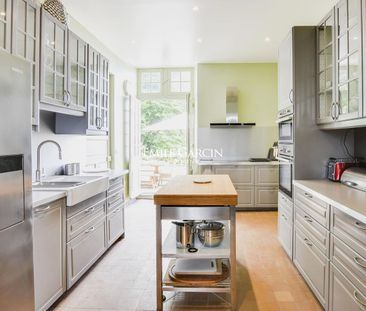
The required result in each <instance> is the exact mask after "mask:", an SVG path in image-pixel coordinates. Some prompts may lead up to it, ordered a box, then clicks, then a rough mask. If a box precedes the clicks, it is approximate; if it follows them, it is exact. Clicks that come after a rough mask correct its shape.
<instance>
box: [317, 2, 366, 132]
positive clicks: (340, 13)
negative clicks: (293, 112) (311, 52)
mask: <svg viewBox="0 0 366 311" xmlns="http://www.w3.org/2000/svg"><path fill="white" fill-rule="evenodd" d="M362 10H364V8H363V6H362V0H341V1H339V2H338V3H337V5H336V6H335V8H334V11H332V12H331V13H329V14H328V15H327V17H326V18H325V19H324V20H323V21H322V22H321V24H320V26H319V27H318V45H317V46H318V48H317V53H318V96H317V114H318V115H317V122H318V124H320V125H321V127H323V128H325V129H326V128H331V129H335V128H345V127H357V126H361V124H363V123H366V121H365V120H363V117H364V115H365V111H364V109H363V96H364V94H363V74H362V72H363V66H362V59H363V40H362V27H363V24H362ZM347 121H348V122H347Z"/></svg>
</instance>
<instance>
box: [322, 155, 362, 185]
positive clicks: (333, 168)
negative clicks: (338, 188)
mask: <svg viewBox="0 0 366 311" xmlns="http://www.w3.org/2000/svg"><path fill="white" fill-rule="evenodd" d="M353 166H358V160H357V159H352V158H329V160H328V173H327V177H328V179H329V180H332V181H340V180H341V177H342V173H343V172H344V170H345V169H347V168H349V167H353Z"/></svg>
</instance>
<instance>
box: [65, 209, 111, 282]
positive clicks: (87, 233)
mask: <svg viewBox="0 0 366 311" xmlns="http://www.w3.org/2000/svg"><path fill="white" fill-rule="evenodd" d="M105 233H106V218H105V215H103V216H101V217H98V218H95V219H93V220H92V221H90V223H89V224H88V226H87V229H85V230H84V231H83V232H81V233H80V234H79V235H78V236H77V237H75V238H74V239H72V240H71V241H70V242H68V243H67V288H70V287H71V286H72V285H74V284H75V282H76V281H77V280H78V279H79V278H80V277H81V276H82V275H83V274H84V273H85V272H86V271H87V270H88V269H89V268H90V267H91V265H92V264H93V263H94V262H95V261H96V260H97V259H98V258H99V257H100V256H101V255H102V254H103V253H104V251H105V250H106V243H105Z"/></svg>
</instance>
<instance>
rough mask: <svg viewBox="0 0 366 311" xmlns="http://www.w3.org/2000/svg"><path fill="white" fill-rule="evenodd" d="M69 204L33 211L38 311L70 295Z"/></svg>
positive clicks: (45, 206)
mask: <svg viewBox="0 0 366 311" xmlns="http://www.w3.org/2000/svg"><path fill="white" fill-rule="evenodd" d="M65 209H66V206H65V201H64V200H63V199H62V200H58V201H55V202H52V203H50V204H47V205H43V206H40V207H36V208H34V209H33V262H34V291H35V309H36V310H37V311H43V310H48V309H49V308H50V307H51V306H52V304H53V303H54V302H55V301H56V300H57V299H58V298H59V297H60V296H61V295H62V294H63V293H64V292H65V291H66V254H65V230H64V228H65V226H64V224H65V217H64V216H65Z"/></svg>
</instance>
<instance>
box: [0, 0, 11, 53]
mask: <svg viewBox="0 0 366 311" xmlns="http://www.w3.org/2000/svg"><path fill="white" fill-rule="evenodd" d="M11 4H12V1H11V0H0V50H5V51H7V52H10V45H11Z"/></svg>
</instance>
